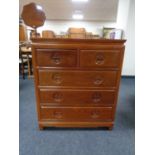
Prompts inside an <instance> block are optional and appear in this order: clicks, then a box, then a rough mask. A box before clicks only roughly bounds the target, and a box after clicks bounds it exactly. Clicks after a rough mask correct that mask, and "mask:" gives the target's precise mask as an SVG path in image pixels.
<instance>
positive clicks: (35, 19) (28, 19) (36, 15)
mask: <svg viewBox="0 0 155 155" xmlns="http://www.w3.org/2000/svg"><path fill="white" fill-rule="evenodd" d="M21 16H22V19H23V20H24V23H25V24H26V25H27V26H30V27H32V28H33V30H32V32H31V33H32V34H31V37H32V38H34V37H40V34H39V33H37V28H38V27H40V26H43V25H44V22H45V20H46V16H45V13H44V11H43V10H42V9H41V6H40V5H37V4H35V3H29V4H27V5H24V7H23V10H22V14H21Z"/></svg>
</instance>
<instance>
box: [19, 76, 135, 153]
mask: <svg viewBox="0 0 155 155" xmlns="http://www.w3.org/2000/svg"><path fill="white" fill-rule="evenodd" d="M19 101H20V102H19V103H20V106H19V114H20V120H19V126H20V133H19V134H20V139H19V140H20V147H19V151H20V155H134V154H135V153H134V152H135V147H134V146H135V79H134V78H122V80H121V87H120V92H119V100H118V107H117V114H116V120H115V126H114V129H113V130H112V131H109V130H106V129H104V128H101V129H60V128H48V129H45V130H43V131H40V130H38V125H37V117H36V107H35V94H34V82H33V79H31V80H28V79H25V80H22V79H20V80H19Z"/></svg>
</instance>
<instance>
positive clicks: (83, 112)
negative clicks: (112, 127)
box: [40, 106, 112, 121]
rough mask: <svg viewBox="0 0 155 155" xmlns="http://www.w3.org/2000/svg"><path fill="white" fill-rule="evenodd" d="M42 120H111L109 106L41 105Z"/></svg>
mask: <svg viewBox="0 0 155 155" xmlns="http://www.w3.org/2000/svg"><path fill="white" fill-rule="evenodd" d="M40 114H41V119H42V120H58V121H59V120H60V121H87V120H89V121H111V120H112V108H111V107H104V108H103V107H95V108H94V107H83V108H81V107H71V108H70V107H61V108H58V107H47V106H46V107H45V106H43V107H41V111H40Z"/></svg>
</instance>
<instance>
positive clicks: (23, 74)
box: [22, 64, 25, 79]
mask: <svg viewBox="0 0 155 155" xmlns="http://www.w3.org/2000/svg"><path fill="white" fill-rule="evenodd" d="M22 77H23V79H25V73H24V65H23V64H22Z"/></svg>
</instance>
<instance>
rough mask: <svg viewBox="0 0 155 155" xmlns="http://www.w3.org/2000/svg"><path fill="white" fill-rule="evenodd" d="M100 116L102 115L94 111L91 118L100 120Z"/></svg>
mask: <svg viewBox="0 0 155 155" xmlns="http://www.w3.org/2000/svg"><path fill="white" fill-rule="evenodd" d="M99 116H100V113H99V111H96V110H95V111H92V112H91V118H98V117H99Z"/></svg>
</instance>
